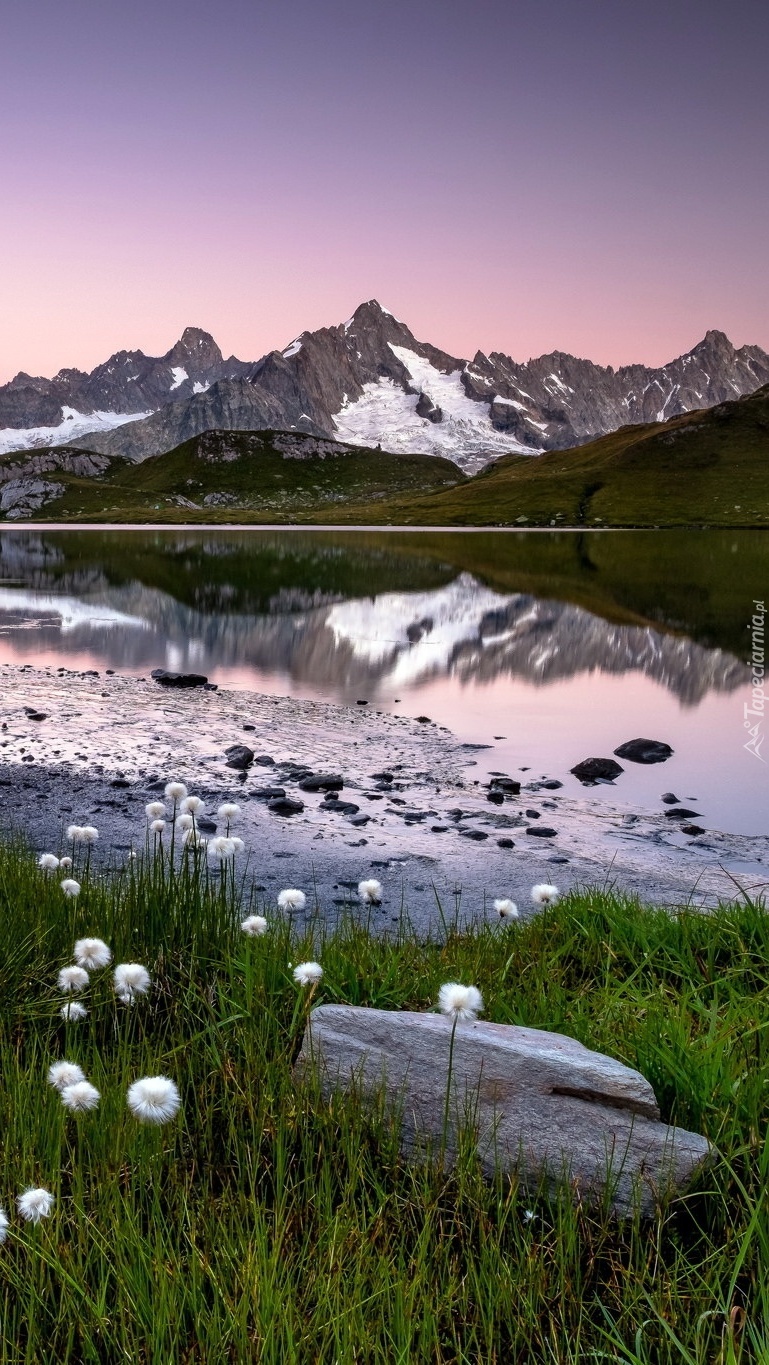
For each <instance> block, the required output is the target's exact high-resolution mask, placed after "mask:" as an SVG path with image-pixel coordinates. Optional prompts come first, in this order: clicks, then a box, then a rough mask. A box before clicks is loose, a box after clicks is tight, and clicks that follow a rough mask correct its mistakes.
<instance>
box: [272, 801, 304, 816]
mask: <svg viewBox="0 0 769 1365" xmlns="http://www.w3.org/2000/svg"><path fill="white" fill-rule="evenodd" d="M267 809H268V810H269V811H272V814H273V815H300V814H301V812H302V811H303V810H304V802H303V801H295V800H294V799H293V797H291V796H279V797H278V798H277V800H275V801H268V803H267Z"/></svg>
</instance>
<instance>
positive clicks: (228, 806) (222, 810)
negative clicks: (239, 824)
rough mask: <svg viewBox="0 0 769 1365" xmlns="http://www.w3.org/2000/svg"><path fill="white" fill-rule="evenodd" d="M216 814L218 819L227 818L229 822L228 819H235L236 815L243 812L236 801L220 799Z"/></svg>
mask: <svg viewBox="0 0 769 1365" xmlns="http://www.w3.org/2000/svg"><path fill="white" fill-rule="evenodd" d="M216 814H217V815H218V816H219V819H220V820H227V821H228V822H229V821H230V820H237V818H238V816H239V815H242V814H243V812H242V811H241V809H240V806H239V805H238V803H237V801H222V804H221V806H220V807H219V809H218V810H217V812H216Z"/></svg>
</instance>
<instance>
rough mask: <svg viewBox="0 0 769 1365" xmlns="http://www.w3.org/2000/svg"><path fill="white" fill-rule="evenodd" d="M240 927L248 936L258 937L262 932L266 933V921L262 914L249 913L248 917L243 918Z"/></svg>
mask: <svg viewBox="0 0 769 1365" xmlns="http://www.w3.org/2000/svg"><path fill="white" fill-rule="evenodd" d="M240 927H241V929H242V930H243V933H244V934H245V935H246V936H247V937H248V938H259V937H260V936H261V935H262V934H266V933H267V921H266V919H265V918H264V915H249V916H248V919H244V920H243V922H242V924H241V926H240Z"/></svg>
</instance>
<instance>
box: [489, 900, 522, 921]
mask: <svg viewBox="0 0 769 1365" xmlns="http://www.w3.org/2000/svg"><path fill="white" fill-rule="evenodd" d="M494 909H495V910H496V912H497V914H498V915H499V918H500V919H517V918H518V906H517V905H516V903H515V901H511V900H498V901H495V902H494Z"/></svg>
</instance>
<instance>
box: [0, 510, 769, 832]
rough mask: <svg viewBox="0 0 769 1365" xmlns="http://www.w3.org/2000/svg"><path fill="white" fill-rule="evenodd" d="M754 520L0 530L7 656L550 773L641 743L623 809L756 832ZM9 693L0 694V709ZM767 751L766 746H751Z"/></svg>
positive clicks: (767, 565) (768, 804)
mask: <svg viewBox="0 0 769 1365" xmlns="http://www.w3.org/2000/svg"><path fill="white" fill-rule="evenodd" d="M767 585H769V537H766V536H764V534H763V533H762V532H740V533H732V532H631V533H598V532H596V533H577V532H574V533H570V532H558V533H553V534H552V535H542V534H540V535H533V534H531V533H526V532H514V533H503V532H500V533H495V532H483V533H471V534H467V533H464V534H463V533H456V534H451V533H438V532H407V533H400V532H389V533H388V532H371V533H369V532H358V531H350V532H328V531H318V532H312V531H306V530H301V531H291V530H286V531H280V532H275V531H269V532H268V531H236V532H232V531H186V530H185V531H153V530H146V529H145V530H141V531H125V530H118V529H116V530H112V531H110V530H106V531H105V530H98V531H82V530H74V531H52V532H42V531H32V530H29V529H24V530H21V529H18V530H12V531H11V530H5V529H4V530H3V531H2V532H0V662H5V663H13V664H23V663H28V664H33V665H35V666H52V667H58V666H60V665H66V666H67V667H71V668H78V669H86V668H97V669H100V670H102V669H105V668H112V669H115V670H116V671H117V672H121V673H136V674H140V675H144V674H146V673H147V672H148V671H149V670H150V669H151V668H154V667H158V666H162V667H166V668H171V669H180V670H194V671H196V672H204V673H206V674H208V675H209V677H210V678H211V679H212V680H213V681H216V682H218V683H219V684H220V685H222V686H225V687H234V688H248V689H255V690H258V691H263V692H269V693H278V694H283V695H291V696H297V697H313V698H323V699H327V700H331V701H334V702H338V703H341V704H343V705H356V704H357V703H358V702H359V701H366V702H368V704H369V705H370V706H371V707H372V708H376V709H380V710H393V711H397V712H399V713H402V714H406V715H412V716H418V715H423V714H424V715H429V716H430V717H431V718H432V719H433V720H435V721H437V722H438V723H439V724H442V725H447V726H449V727H450V728H451V729H452V730H453V731H455V732H456V733H457V734H458V735H459V736H460V737H461V738H462V739H463V740H466V741H468V742H471V743H475V744H488V745H490V746H492V747H490V748H489V749H484V750H479V751H478V752H477V753H476V754H475V755H474V758H475V760H476V762H477V771H478V776H479V777H483V776H484V775H485V774H486V773H487V772H488V771H492V770H501V771H505V772H510V773H514V772H516V771H517V770H518V769H525V768H528V769H530V770H531V771H532V775H536V776H539V775H545V774H546V775H548V776H551V777H558V778H560V779H561V780H563V782H564V784H565V790H566V791H567V792H573V793H575V794H579V793H581V792H582V791H583V789H582V788H581V787H580V786H579V784H578V783H577V782H576V780H575V779H574V778H572V777H571V776H570V775H569V768H570V767H571V766H572V765H573V764H574V763H576V762H577V761H578V760H580V759H583V758H587V757H590V756H593V755H598V756H604V755H605V756H609V755H611V753H612V750H613V749H614V748H615V747H616V746H617V745H619V744H621V743H622V742H623V741H624V740H628V739H632V738H635V737H636V736H646V737H649V738H653V739H662V740H665V741H667V742H668V743H670V744H671V745H672V746H673V748H674V750H675V754H674V757H673V758H672V759H671V760H670V761H669V762H668V763H666V764H664V765H659V766H655V767H652V768H642V767H639V766H637V765H634V764H628V765H627V766H626V772H625V773H624V774H623V776H621V777H620V778H619V780H618V783H617V786H616V787H614V788H600V787H598V788H593V789H591V795H593V796H595V795H597V796H599V797H601V796H602V795H610V796H611V798H612V799H613V800H616V799H617V797H618V796H619V797H620V798H622V799H625V800H626V801H627V803H628V806H629V807H633V806H634V805H639V804H643V805H646V806H649V805H651V806H655V807H656V806H658V804H659V797H660V794H661V793H662V792H664V791H667V790H672V791H674V792H675V793H676V795H677V796H679V797H680V798H683V799H685V800H686V801H687V802H689V803H691V802H695V801H696V809H697V810H698V811H699V812H701V814H702V820H701V822H700V823H702V824H703V825H705V826H706V827H712V828H719V829H724V830H728V831H731V832H735V833H754V834H758V833H766V832H767V825H768V823H769V821H768V820H767V812H768V811H769V800H768V798H769V761H767V762H762V761H761V760H759V759H757V758H756V757H755V756H753V755H752V754H750V753H749V752H747V751H746V749H745V748H744V744H745V740H746V738H747V735H746V734H745V732H744V730H743V705H744V703H745V701H746V700H747V699H748V696H749V682H748V679H749V674H748V670H747V667H746V664H745V659H746V657H747V650H748V648H749V642H750V635H749V630H748V625H749V622H750V618H751V615H752V612H753V600H754V599H755V598H761V597H762V596H764V595H765V594H766V591H767ZM1 709H2V698H1V697H0V710H1ZM766 750H767V757H769V740H768V741H767V743H766Z"/></svg>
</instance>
